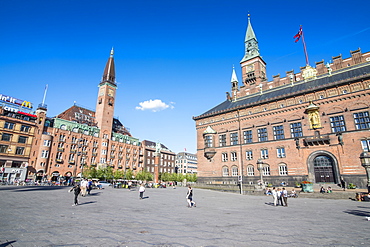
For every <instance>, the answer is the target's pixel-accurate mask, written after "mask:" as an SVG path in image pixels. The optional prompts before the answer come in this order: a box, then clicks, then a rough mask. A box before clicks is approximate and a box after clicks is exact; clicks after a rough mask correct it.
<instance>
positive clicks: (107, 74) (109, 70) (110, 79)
mask: <svg viewBox="0 0 370 247" xmlns="http://www.w3.org/2000/svg"><path fill="white" fill-rule="evenodd" d="M113 55H114V50H113V47H112V49H111V51H110V56H109V58H108V61H107V64H106V65H105V69H104V73H103V78H102V81H101V83H111V84H113V85H114V86H116V71H115V68H114V57H113Z"/></svg>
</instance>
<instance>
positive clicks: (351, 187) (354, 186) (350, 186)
mask: <svg viewBox="0 0 370 247" xmlns="http://www.w3.org/2000/svg"><path fill="white" fill-rule="evenodd" d="M347 188H348V189H356V185H354V184H353V183H349V184H348V186H347Z"/></svg>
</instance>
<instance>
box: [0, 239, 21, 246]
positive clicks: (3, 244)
mask: <svg viewBox="0 0 370 247" xmlns="http://www.w3.org/2000/svg"><path fill="white" fill-rule="evenodd" d="M15 242H17V241H15V240H13V241H8V242H6V243H2V244H0V247H6V246H8V245H10V244H12V243H15Z"/></svg>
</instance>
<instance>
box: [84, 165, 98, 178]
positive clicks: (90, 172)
mask: <svg viewBox="0 0 370 247" xmlns="http://www.w3.org/2000/svg"><path fill="white" fill-rule="evenodd" d="M82 176H83V177H84V178H96V177H97V170H96V168H95V167H93V166H89V167H87V168H85V169H84V172H83V174H82Z"/></svg>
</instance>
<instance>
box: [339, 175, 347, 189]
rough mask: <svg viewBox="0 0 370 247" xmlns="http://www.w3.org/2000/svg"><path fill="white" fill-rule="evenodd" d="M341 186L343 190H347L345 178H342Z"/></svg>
mask: <svg viewBox="0 0 370 247" xmlns="http://www.w3.org/2000/svg"><path fill="white" fill-rule="evenodd" d="M340 185H341V186H342V188H343V190H346V181H344V178H343V176H341V177H340Z"/></svg>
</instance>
